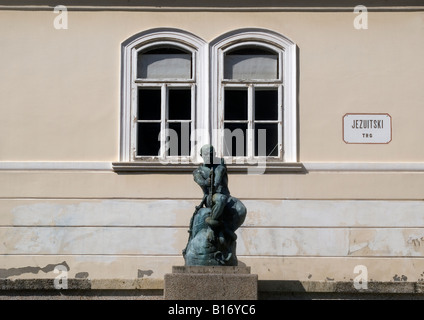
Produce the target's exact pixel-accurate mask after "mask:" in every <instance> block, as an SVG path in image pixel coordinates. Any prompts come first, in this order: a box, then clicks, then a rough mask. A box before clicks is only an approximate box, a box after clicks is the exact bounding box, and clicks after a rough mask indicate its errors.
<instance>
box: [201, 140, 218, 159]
mask: <svg viewBox="0 0 424 320" xmlns="http://www.w3.org/2000/svg"><path fill="white" fill-rule="evenodd" d="M200 156H201V157H202V158H203V162H204V164H212V163H214V159H215V149H214V147H213V146H212V145H211V144H205V145H204V146H203V147H202V149H200Z"/></svg>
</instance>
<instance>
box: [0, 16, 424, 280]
mask: <svg viewBox="0 0 424 320" xmlns="http://www.w3.org/2000/svg"><path fill="white" fill-rule="evenodd" d="M56 16H57V15H55V14H54V13H53V9H52V10H46V9H43V10H39V11H34V10H6V9H5V8H3V9H2V10H0V39H1V41H2V42H1V50H0V70H1V71H2V72H1V76H0V110H1V117H0V161H1V162H7V163H8V164H10V163H12V164H13V163H14V162H19V163H20V164H21V165H22V162H26V161H28V162H29V163H33V162H34V161H35V162H38V161H42V162H44V161H46V162H50V161H51V162H61V161H73V162H80V161H95V162H113V161H118V159H119V125H120V118H119V117H120V86H121V83H120V72H121V70H120V67H121V61H120V59H121V43H122V42H123V41H125V40H126V39H128V38H129V37H131V36H133V35H134V34H137V33H139V32H141V31H145V30H148V29H152V28H159V27H172V28H178V29H182V30H185V31H188V32H191V33H194V34H196V35H197V36H199V37H201V38H203V39H204V40H205V41H207V42H209V41H212V40H213V39H215V38H216V37H218V36H220V35H221V34H223V33H226V32H228V31H231V30H235V29H240V28H250V27H256V28H264V29H269V30H273V31H276V32H279V33H281V34H283V35H284V36H286V37H288V38H289V39H291V40H292V41H293V42H295V43H296V44H297V46H298V52H299V60H298V68H299V74H298V89H299V95H298V104H299V110H298V112H299V114H298V117H299V137H298V138H299V161H300V162H302V163H305V164H308V163H319V162H325V163H333V162H334V163H357V162H359V163H362V162H364V163H374V162H376V163H386V162H389V163H395V164H402V163H411V162H413V163H418V164H422V163H423V162H424V148H422V147H421V146H422V137H423V136H424V132H423V129H422V124H421V121H422V118H423V116H424V108H423V107H422V104H423V101H424V90H423V89H422V88H423V80H422V79H423V78H424V63H423V61H422V53H423V52H424V12H423V11H402V12H396V11H393V12H392V11H390V12H385V11H383V12H369V16H368V29H367V30H356V29H355V28H354V27H353V20H354V18H355V17H356V15H355V14H353V12H351V11H340V12H337V11H336V12H325V11H316V12H307V11H304V12H303V11H293V12H291V11H284V10H277V11H275V12H273V11H267V12H238V11H237V10H235V11H232V12H225V11H224V10H218V11H214V10H211V11H205V10H200V11H196V10H188V11H184V10H183V11H173V10H166V11H163V12H161V11H159V10H147V11H143V10H133V11H126V10H116V11H114V10H111V11H95V10H94V11H92V10H76V11H75V10H70V11H69V16H68V23H69V25H68V26H69V29H67V30H56V29H55V28H54V27H53V21H54V18H55V17H56ZM369 112H372V113H389V114H390V115H391V117H392V121H393V139H392V141H391V142H390V143H389V144H385V145H352V144H346V143H344V142H343V139H342V117H343V115H344V114H346V113H369ZM0 164H1V163H0ZM306 167H307V165H306ZM0 168H1V167H0ZM21 168H22V167H21ZM423 186H424V172H423V171H422V170H412V171H411V170H404V171H393V170H391V169H390V170H385V171H373V170H372V168H371V169H369V168H368V169H367V170H366V171H343V170H335V171H327V170H311V171H309V172H305V173H283V174H264V175H246V174H236V173H234V174H232V175H230V189H231V191H232V193H233V195H234V196H237V197H239V198H240V199H242V200H243V201H244V202H245V203H246V205H247V208H248V220H247V221H246V225H245V226H244V227H243V228H241V229H240V230H239V231H238V234H239V247H238V248H239V255H240V260H241V261H242V263H245V264H247V265H250V266H252V271H253V272H255V273H258V274H259V279H263V280H283V279H298V280H307V279H310V280H311V279H312V280H323V281H326V280H327V279H335V280H351V279H352V278H354V277H355V274H354V272H353V269H354V267H355V266H356V265H358V264H362V265H366V266H367V267H368V270H369V275H370V277H371V278H372V279H374V280H378V281H393V279H395V278H396V275H398V276H400V275H405V276H406V277H407V278H408V279H409V281H418V280H419V279H420V278H421V277H422V276H421V273H422V272H423V270H424V265H423V262H422V259H421V257H422V255H423V249H422V248H424V247H422V245H421V241H422V240H421V239H422V237H423V235H424V229H423V228H422V226H423V221H422V218H421V214H422V213H423V212H424V207H423V202H422V199H424V188H423ZM0 195H1V197H0V226H1V228H0V238H1V239H2V244H1V245H0V261H1V270H0V271H1V272H2V273H1V274H0V275H1V276H2V277H3V278H7V279H13V278H16V277H23V278H33V277H35V278H37V277H40V278H42V277H55V276H56V274H54V273H53V272H52V271H51V269H48V270H49V271H45V272H43V271H42V269H41V268H42V267H44V266H46V265H55V264H60V263H62V262H64V261H65V262H66V265H68V266H69V268H70V271H69V275H70V277H75V276H76V275H78V274H81V272H87V273H88V275H89V278H90V279H94V280H95V279H103V278H111V279H115V278H118V279H132V278H137V277H138V278H143V279H148V280H149V281H150V280H152V281H153V282H149V281H147V282H146V283H147V284H146V286H147V287H148V288H156V287H157V286H159V287H160V286H161V283H160V281H161V279H163V275H164V273H166V272H170V271H171V266H172V265H176V264H181V263H183V261H182V257H181V254H180V252H181V250H182V248H183V247H184V246H185V243H186V240H187V232H186V231H187V225H188V223H189V219H190V216H191V214H192V211H193V208H194V206H195V205H196V204H197V203H198V201H199V200H200V197H201V190H200V188H198V186H196V185H195V183H194V182H193V180H192V177H191V174H190V173H172V174H160V173H154V174H117V173H115V172H113V171H112V170H98V171H92V170H25V167H23V169H19V170H6V169H2V170H0ZM28 266H33V267H39V268H40V270H39V271H34V269H31V270H32V271H31V272H28V270H27V269H26V267H28ZM19 270H21V271H19ZM139 270H141V273H140V272H139ZM150 271H152V272H150ZM140 274H141V275H140ZM154 281H159V284H158V282H154Z"/></svg>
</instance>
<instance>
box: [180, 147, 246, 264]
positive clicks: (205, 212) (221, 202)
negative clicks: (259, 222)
mask: <svg viewBox="0 0 424 320" xmlns="http://www.w3.org/2000/svg"><path fill="white" fill-rule="evenodd" d="M200 155H201V156H202V158H203V164H201V165H200V166H199V167H198V168H197V169H196V170H195V171H194V172H193V178H194V181H195V182H196V183H197V184H198V185H199V186H200V187H201V188H202V191H203V199H202V201H201V203H200V204H199V205H198V206H196V210H195V212H194V214H193V216H192V218H191V221H190V228H189V231H188V232H189V234H190V235H189V239H188V242H187V246H186V248H185V249H184V250H183V256H184V259H185V264H186V265H202V266H214V265H225V266H236V265H237V263H238V262H237V256H236V240H237V235H236V234H235V231H236V230H237V229H238V228H239V227H240V226H241V225H242V224H243V222H244V219H245V217H246V212H247V211H246V207H245V206H244V205H243V203H242V202H241V201H240V200H238V199H237V198H235V197H232V196H231V195H230V191H229V189H228V175H227V166H226V164H225V161H224V159H223V158H217V157H216V155H215V150H214V148H213V146H212V145H204V146H203V147H202V149H201V152H200Z"/></svg>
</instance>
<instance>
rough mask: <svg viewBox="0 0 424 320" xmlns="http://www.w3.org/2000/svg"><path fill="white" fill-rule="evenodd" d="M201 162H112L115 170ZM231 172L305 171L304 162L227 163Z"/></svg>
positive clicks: (182, 167) (188, 167)
mask: <svg viewBox="0 0 424 320" xmlns="http://www.w3.org/2000/svg"><path fill="white" fill-rule="evenodd" d="M198 166H199V164H195V163H187V164H172V163H170V164H160V163H151V162H112V168H113V170H114V171H115V172H118V173H119V172H192V171H193V170H195V169H196V168H197V167H198ZM227 169H228V171H229V172H244V173H246V172H248V173H249V172H250V173H252V174H255V173H256V174H260V173H270V172H297V173H302V172H305V168H304V166H303V164H302V163H299V162H293V163H257V164H227Z"/></svg>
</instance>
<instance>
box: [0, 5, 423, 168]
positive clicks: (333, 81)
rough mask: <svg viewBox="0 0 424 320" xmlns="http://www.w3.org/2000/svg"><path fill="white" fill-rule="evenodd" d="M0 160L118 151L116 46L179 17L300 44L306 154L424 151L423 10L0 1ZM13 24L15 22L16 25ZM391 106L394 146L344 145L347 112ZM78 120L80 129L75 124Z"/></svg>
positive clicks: (201, 32) (91, 157) (210, 31)
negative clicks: (3, 6) (114, 8)
mask: <svg viewBox="0 0 424 320" xmlns="http://www.w3.org/2000/svg"><path fill="white" fill-rule="evenodd" d="M0 15H1V26H2V27H1V31H0V32H1V33H0V37H1V39H2V50H1V53H0V55H1V56H0V58H1V59H0V67H1V70H2V75H3V76H2V77H1V79H0V88H1V89H0V90H1V105H2V115H3V116H2V118H1V120H0V121H1V123H0V137H2V138H0V148H1V150H2V152H1V154H0V160H3V161H116V160H117V159H118V148H119V108H120V63H121V61H120V59H121V58H120V49H121V48H120V44H121V43H122V42H123V41H124V40H126V39H128V38H129V37H131V36H132V35H134V34H137V33H138V32H141V31H145V30H147V29H151V28H158V27H173V28H179V29H182V30H186V31H188V32H192V33H194V34H196V35H198V36H199V37H201V38H203V39H204V40H206V41H211V40H213V39H214V38H216V37H218V36H219V35H221V34H223V33H225V32H228V31H231V30H235V29H240V28H247V27H258V28H265V29H270V30H273V31H276V32H279V33H281V34H283V35H284V36H286V37H288V38H289V39H291V40H292V41H294V42H295V43H296V44H297V45H298V48H299V70H300V73H299V97H298V98H299V141H300V142H299V160H300V161H348V162H356V161H365V162H379V161H383V162H385V161H394V162H397V161H409V162H415V161H421V160H422V159H423V158H424V150H423V149H422V148H417V147H416V146H418V145H420V144H421V136H422V129H421V127H422V126H421V118H422V115H423V112H424V111H423V109H422V101H423V100H424V91H423V90H422V78H423V76H424V64H423V63H421V61H422V52H423V50H424V40H423V39H424V35H423V33H424V31H423V23H424V22H423V21H424V20H423V19H424V15H423V13H422V12H369V17H368V24H369V28H368V29H367V30H356V29H355V28H354V26H353V20H354V18H355V17H356V15H355V14H354V13H353V12H259V13H254V12H227V13H226V12H121V11H119V12H103V11H100V12H97V11H88V12H87V11H69V16H68V27H69V29H67V30H56V29H55V28H54V27H53V21H54V18H55V17H56V16H57V14H54V13H53V10H51V11H35V12H34V11H7V10H6V11H5V10H3V11H0ZM11 30H13V32H11ZM351 112H357V113H362V112H364V113H365V112H368V113H369V112H374V113H389V114H390V115H391V116H392V121H393V140H392V142H390V144H388V145H373V146H369V145H354V146H352V145H346V144H345V143H344V142H343V139H342V125H341V123H342V117H343V115H344V114H345V113H351ZM76 128H78V130H76Z"/></svg>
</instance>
